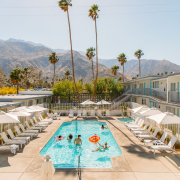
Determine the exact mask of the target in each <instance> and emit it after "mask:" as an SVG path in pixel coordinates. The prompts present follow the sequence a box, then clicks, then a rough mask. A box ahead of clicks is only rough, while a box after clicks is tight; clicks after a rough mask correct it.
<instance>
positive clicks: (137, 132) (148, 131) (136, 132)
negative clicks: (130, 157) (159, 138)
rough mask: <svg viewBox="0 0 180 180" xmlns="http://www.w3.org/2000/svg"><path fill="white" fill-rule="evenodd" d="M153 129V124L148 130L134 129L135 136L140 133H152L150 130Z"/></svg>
mask: <svg viewBox="0 0 180 180" xmlns="http://www.w3.org/2000/svg"><path fill="white" fill-rule="evenodd" d="M151 129H152V125H150V126H149V128H148V129H147V131H146V130H144V131H143V130H142V131H133V134H134V135H135V136H137V135H139V134H150V130H151Z"/></svg>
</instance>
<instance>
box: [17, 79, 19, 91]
mask: <svg viewBox="0 0 180 180" xmlns="http://www.w3.org/2000/svg"><path fill="white" fill-rule="evenodd" d="M18 89H19V82H18V81H17V94H19V91H18Z"/></svg>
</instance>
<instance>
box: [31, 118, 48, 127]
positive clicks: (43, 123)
mask: <svg viewBox="0 0 180 180" xmlns="http://www.w3.org/2000/svg"><path fill="white" fill-rule="evenodd" d="M33 119H34V122H35V123H36V125H45V126H48V124H50V123H48V122H38V121H37V119H36V117H33Z"/></svg>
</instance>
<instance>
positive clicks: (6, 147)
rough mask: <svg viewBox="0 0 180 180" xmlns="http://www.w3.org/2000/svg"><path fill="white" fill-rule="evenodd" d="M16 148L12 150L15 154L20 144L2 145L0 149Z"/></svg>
mask: <svg viewBox="0 0 180 180" xmlns="http://www.w3.org/2000/svg"><path fill="white" fill-rule="evenodd" d="M12 146H13V148H15V150H14V151H13V152H12V151H11V152H12V153H13V154H16V151H19V145H15V146H14V145H3V146H0V151H7V150H11V148H12Z"/></svg>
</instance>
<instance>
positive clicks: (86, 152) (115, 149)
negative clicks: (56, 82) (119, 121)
mask: <svg viewBox="0 0 180 180" xmlns="http://www.w3.org/2000/svg"><path fill="white" fill-rule="evenodd" d="M102 124H103V125H104V126H106V127H107V124H106V123H101V122H98V121H95V120H94V121H86V120H85V121H72V122H68V123H63V124H62V125H61V126H60V128H59V129H58V130H57V131H56V133H55V134H54V135H53V137H52V138H51V139H50V140H49V142H48V143H47V144H46V145H45V147H44V148H43V149H42V151H41V152H40V154H41V155H42V156H46V155H47V154H48V155H50V157H51V159H52V162H53V165H54V167H55V168H77V167H78V155H79V154H80V167H81V168H109V167H112V164H111V160H110V157H115V156H119V155H121V154H122V152H121V150H120V148H119V146H118V145H117V143H116V141H115V139H114V137H113V135H112V134H111V131H110V130H109V129H105V130H102V129H101V128H100V127H101V125H102ZM69 134H72V135H73V139H72V141H71V142H69V141H68V140H67V136H68V135H69ZM78 134H81V139H82V146H76V145H74V139H75V138H76V137H77V136H78ZM94 134H97V135H98V136H100V141H99V143H100V144H102V145H103V144H104V143H105V142H107V143H108V146H110V148H109V149H107V150H105V151H104V152H100V151H98V152H92V150H94V149H96V148H97V147H95V145H94V144H93V143H91V142H89V137H91V136H93V135H94ZM57 135H62V136H64V137H65V139H64V140H61V141H57V142H56V141H55V140H54V137H55V136H57Z"/></svg>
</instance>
